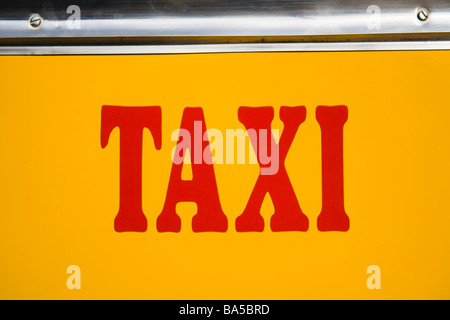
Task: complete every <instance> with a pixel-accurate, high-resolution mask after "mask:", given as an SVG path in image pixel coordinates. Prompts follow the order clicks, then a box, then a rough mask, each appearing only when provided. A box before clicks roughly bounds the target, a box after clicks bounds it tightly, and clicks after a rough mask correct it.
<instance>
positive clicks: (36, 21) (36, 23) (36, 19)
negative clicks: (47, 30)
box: [28, 13, 43, 30]
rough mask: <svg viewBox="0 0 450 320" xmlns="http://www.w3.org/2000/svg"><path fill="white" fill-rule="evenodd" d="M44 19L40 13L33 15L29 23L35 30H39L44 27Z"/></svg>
mask: <svg viewBox="0 0 450 320" xmlns="http://www.w3.org/2000/svg"><path fill="white" fill-rule="evenodd" d="M42 20H43V19H42V17H41V16H40V15H39V14H38V13H33V14H32V15H31V16H30V19H29V20H28V22H29V23H30V27H31V29H33V30H39V29H40V28H41V27H42Z"/></svg>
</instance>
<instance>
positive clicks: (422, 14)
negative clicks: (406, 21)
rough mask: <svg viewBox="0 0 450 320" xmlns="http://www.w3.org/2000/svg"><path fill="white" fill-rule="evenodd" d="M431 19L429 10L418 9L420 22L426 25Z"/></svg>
mask: <svg viewBox="0 0 450 320" xmlns="http://www.w3.org/2000/svg"><path fill="white" fill-rule="evenodd" d="M429 18H430V12H429V11H428V9H427V8H425V7H421V8H418V9H417V19H419V21H420V22H422V23H425V22H427V21H428V19H429Z"/></svg>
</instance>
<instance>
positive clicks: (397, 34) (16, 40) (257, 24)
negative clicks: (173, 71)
mask: <svg viewBox="0 0 450 320" xmlns="http://www.w3.org/2000/svg"><path fill="white" fill-rule="evenodd" d="M355 37H356V38H355ZM374 37H377V39H376V41H373V39H374ZM268 38H270V40H269V41H267V39H268ZM180 39H182V40H180ZM348 41H350V42H351V43H347V42H348ZM397 41H400V43H397ZM447 41H450V0H377V1H371V0H367V1H355V0H316V1H312V0H215V1H213V0H134V1H125V0H110V1H95V0H79V1H73V0H60V1H55V2H52V1H48V0H46V1H44V0H42V1H27V0H16V1H0V54H3V55H5V54H9V55H12V54H18V55H21V54H127V53H129V54H133V53H134V54H141V53H142V54H145V53H187V52H248V51H355V50H434V49H448V47H447ZM265 42H269V43H265ZM410 42H413V43H410Z"/></svg>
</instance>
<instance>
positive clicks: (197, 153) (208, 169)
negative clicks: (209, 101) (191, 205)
mask: <svg viewBox="0 0 450 320" xmlns="http://www.w3.org/2000/svg"><path fill="white" fill-rule="evenodd" d="M180 129H184V130H187V131H189V133H190V139H191V141H190V143H187V144H186V143H185V142H184V144H185V145H187V146H188V148H190V150H189V151H190V152H189V154H190V156H191V166H192V180H190V181H183V180H182V179H181V171H182V167H183V162H181V163H175V162H174V163H172V172H171V173H170V179H169V187H168V189H167V196H166V202H165V203H164V207H163V210H162V212H161V214H160V215H159V217H158V220H157V223H156V225H157V229H158V231H159V232H167V231H170V232H180V230H181V219H180V217H179V216H178V215H177V213H176V211H175V208H176V205H177V203H178V202H183V201H192V202H195V203H196V204H197V208H198V211H197V214H196V215H195V216H194V217H193V218H192V230H193V231H194V232H204V231H217V232H225V231H227V229H228V221H227V217H226V216H225V214H224V212H223V211H222V207H221V205H220V201H219V192H218V190H217V183H216V177H215V175H214V167H213V165H212V158H211V152H210V151H209V141H208V139H204V137H205V134H206V133H205V132H206V125H205V119H204V116H203V110H202V108H185V109H184V112H183V118H182V120H181V128H180ZM180 131H181V130H180ZM188 136H189V135H185V136H184V137H183V139H185V138H186V137H188ZM179 142H180V141H179ZM179 145H180V144H178V145H177V147H176V150H175V154H177V155H178V154H180V150H178V148H179ZM184 155H185V153H183V157H184ZM202 155H203V157H207V158H205V159H204V161H202ZM193 158H194V159H193ZM194 160H195V161H194ZM183 161H184V160H183Z"/></svg>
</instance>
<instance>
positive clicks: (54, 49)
mask: <svg viewBox="0 0 450 320" xmlns="http://www.w3.org/2000/svg"><path fill="white" fill-rule="evenodd" d="M449 49H450V41H404V42H399V41H394V42H314V43H313V42H311V43H305V42H302V43H239V44H191V45H142V46H137V45H135V46H126V45H125V46H29V47H14V46H4V47H0V55H3V56H5V55H111V54H112V55H126V54H185V53H232V52H315V51H318V52H330V51H331V52H332V51H413V50H449Z"/></svg>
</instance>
